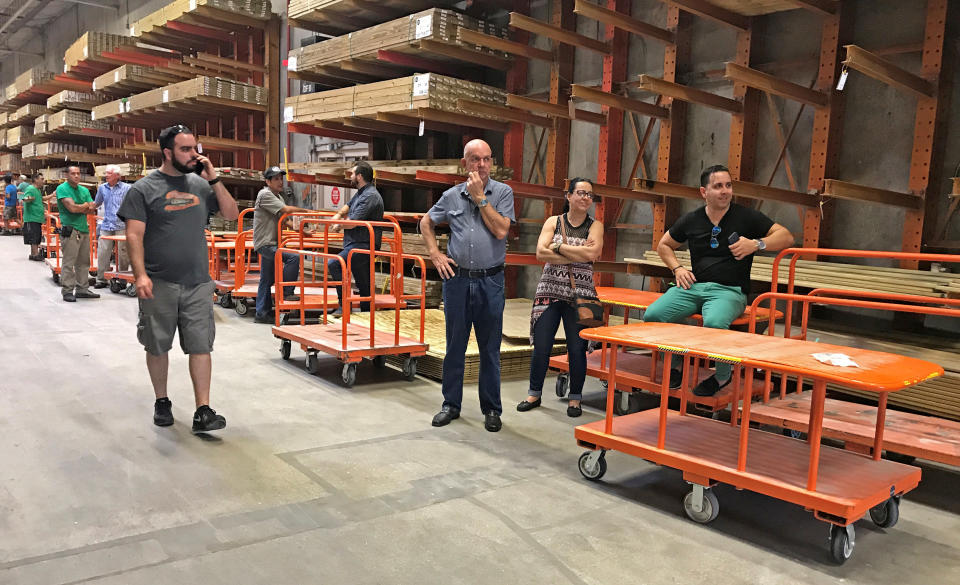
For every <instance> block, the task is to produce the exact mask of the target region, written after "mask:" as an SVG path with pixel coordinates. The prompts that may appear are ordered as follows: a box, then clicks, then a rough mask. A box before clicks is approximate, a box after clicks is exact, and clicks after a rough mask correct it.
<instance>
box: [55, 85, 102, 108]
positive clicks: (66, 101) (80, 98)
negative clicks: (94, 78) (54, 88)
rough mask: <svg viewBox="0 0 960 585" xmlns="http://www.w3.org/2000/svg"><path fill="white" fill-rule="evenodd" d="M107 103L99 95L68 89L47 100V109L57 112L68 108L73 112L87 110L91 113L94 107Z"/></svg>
mask: <svg viewBox="0 0 960 585" xmlns="http://www.w3.org/2000/svg"><path fill="white" fill-rule="evenodd" d="M105 101H106V99H105V98H103V97H101V96H99V95H97V94H93V93H88V92H85V91H73V90H70V89H66V90H64V91H61V92H59V93H55V94H53V95H52V96H50V98H49V99H47V108H49V109H51V110H53V111H55V112H56V111H59V110H63V109H68V108H69V109H71V110H86V111H88V112H89V111H90V110H92V109H93V107H94V106H98V105H100V104H102V103H103V102H105Z"/></svg>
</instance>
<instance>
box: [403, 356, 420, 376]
mask: <svg viewBox="0 0 960 585" xmlns="http://www.w3.org/2000/svg"><path fill="white" fill-rule="evenodd" d="M416 375H417V358H415V357H408V358H406V359H405V360H403V377H404V378H405V379H407V380H413V379H414V378H415V377H416Z"/></svg>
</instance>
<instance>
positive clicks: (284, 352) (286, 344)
mask: <svg viewBox="0 0 960 585" xmlns="http://www.w3.org/2000/svg"><path fill="white" fill-rule="evenodd" d="M292 347H293V343H291V342H290V340H289V339H284V340H283V341H281V342H280V357H282V358H283V359H285V360H288V359H290V349H291V348H292Z"/></svg>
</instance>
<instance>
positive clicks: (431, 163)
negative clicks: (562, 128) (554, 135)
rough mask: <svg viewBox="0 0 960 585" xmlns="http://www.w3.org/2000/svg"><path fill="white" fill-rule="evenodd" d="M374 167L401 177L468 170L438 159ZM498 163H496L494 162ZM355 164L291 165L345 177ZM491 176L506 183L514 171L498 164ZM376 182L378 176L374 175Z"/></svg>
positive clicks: (386, 162)
mask: <svg viewBox="0 0 960 585" xmlns="http://www.w3.org/2000/svg"><path fill="white" fill-rule="evenodd" d="M367 162H369V163H370V166H371V167H373V171H374V173H377V172H380V171H385V172H390V173H397V174H401V175H415V174H417V171H429V172H432V173H443V174H446V175H460V176H465V175H466V174H467V170H466V169H465V168H464V167H462V166H461V165H460V159H458V158H438V159H420V160H371V161H367ZM494 162H496V161H494ZM353 164H354V163H349V162H342V161H335V162H301V163H289V164H288V166H289V168H290V170H291V171H298V172H304V173H319V174H323V175H338V176H339V175H343V174H344V173H345V172H346V171H348V170H349V169H350V168H351V167H352V166H353ZM490 176H491V177H493V179H495V180H497V181H505V180H509V179H512V178H513V169H510V168H507V167H499V166H497V165H496V164H494V165H493V166H491V167H490ZM374 182H376V175H374Z"/></svg>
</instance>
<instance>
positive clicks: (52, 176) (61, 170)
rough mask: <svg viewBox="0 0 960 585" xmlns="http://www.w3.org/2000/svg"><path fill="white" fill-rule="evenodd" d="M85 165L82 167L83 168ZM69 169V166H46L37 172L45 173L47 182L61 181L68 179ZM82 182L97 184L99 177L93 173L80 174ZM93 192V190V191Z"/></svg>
mask: <svg viewBox="0 0 960 585" xmlns="http://www.w3.org/2000/svg"><path fill="white" fill-rule="evenodd" d="M82 169H83V167H81V170H82ZM68 171H69V169H68V168H67V167H58V168H46V169H40V170H38V171H37V172H38V173H40V174H42V175H43V180H44V181H46V182H47V183H59V182H62V181H66V180H67V173H68ZM80 182H81V183H84V184H93V185H96V184H97V178H96V177H93V176H91V175H87V174H82V175H80ZM91 193H92V191H91Z"/></svg>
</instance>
